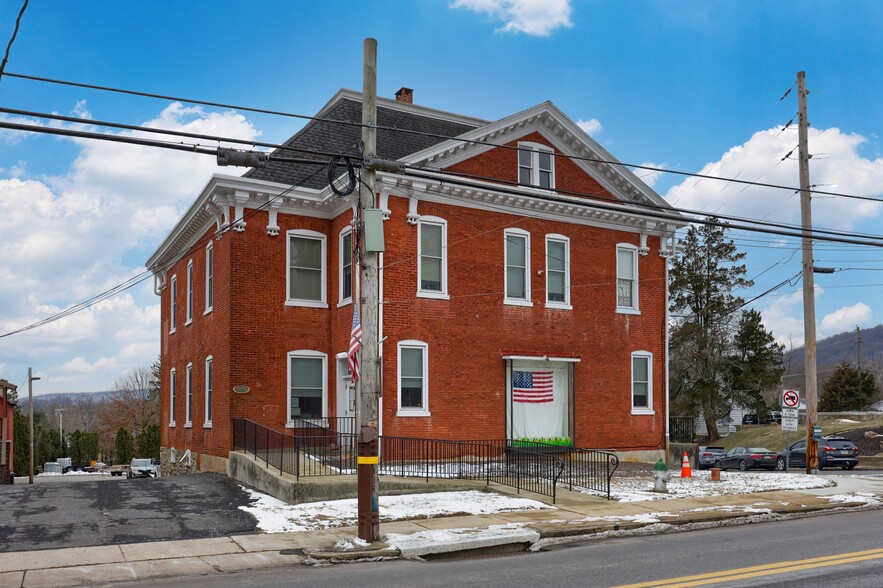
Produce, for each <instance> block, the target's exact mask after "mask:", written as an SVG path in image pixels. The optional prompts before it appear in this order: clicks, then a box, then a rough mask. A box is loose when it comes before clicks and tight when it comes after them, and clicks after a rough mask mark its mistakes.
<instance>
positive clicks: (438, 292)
mask: <svg viewBox="0 0 883 588" xmlns="http://www.w3.org/2000/svg"><path fill="white" fill-rule="evenodd" d="M447 228H448V227H447V221H445V220H444V219H442V218H438V217H434V216H421V217H420V222H419V223H418V224H417V243H418V248H419V251H418V254H417V295H418V296H423V297H427V298H447V297H448V275H447V274H448V260H447V254H448V247H447V245H448V244H447V232H448V231H447Z"/></svg>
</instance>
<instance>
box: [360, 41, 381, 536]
mask: <svg viewBox="0 0 883 588" xmlns="http://www.w3.org/2000/svg"><path fill="white" fill-rule="evenodd" d="M362 124H363V125H365V126H363V127H362V143H363V144H364V153H363V155H364V156H365V157H376V155H377V128H376V125H377V40H376V39H371V38H367V39H365V41H364V43H363V64H362ZM362 174H363V179H364V182H365V189H364V190H361V189H360V190H359V191H358V192H357V193H358V194H359V198H360V202H359V204H360V206H359V207H358V209H359V210H360V211H364V210H366V209H374V208H377V206H376V205H375V200H376V192H377V190H376V189H375V181H376V172H375V171H374V169H372V168H370V167H365V168H363V169H362ZM363 218H364V217H363ZM357 222H363V219H358V220H357ZM364 228H365V226H364V225H363V230H362V248H361V253H362V260H361V261H362V265H361V272H362V276H361V278H362V280H361V281H362V286H363V287H362V291H361V293H362V296H363V298H362V299H361V300H359V301H356V302H355V303H356V304H358V303H360V302H361V308H362V313H361V321H362V359H363V361H362V363H361V366H360V370H361V374H360V377H359V380H358V383H359V389H358V392H359V411H358V416H359V450H358V457H357V464H358V466H357V471H358V519H359V524H358V530H359V538H360V539H362V540H363V541H367V542H369V543H372V542H374V541H377V540H378V539H379V538H380V512H379V504H378V498H377V496H378V486H379V481H378V478H377V465H378V462H379V455H380V454H379V447H378V435H377V400H378V398H379V388H378V384H379V381H380V379H379V377H378V374H379V371H380V370H379V361H378V346H379V342H378V333H379V330H378V309H379V304H378V296H379V281H380V276H379V267H378V254H377V252H375V251H370V252H369V251H367V247H366V239H365V234H366V232H367V231H366V230H364Z"/></svg>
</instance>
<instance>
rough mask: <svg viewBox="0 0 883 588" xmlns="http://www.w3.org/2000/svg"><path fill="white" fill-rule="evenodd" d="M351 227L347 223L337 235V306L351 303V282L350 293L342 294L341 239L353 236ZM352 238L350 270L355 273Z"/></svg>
mask: <svg viewBox="0 0 883 588" xmlns="http://www.w3.org/2000/svg"><path fill="white" fill-rule="evenodd" d="M353 234H354V233H353V229H352V227H350V226H349V225H347V226H345V227H344V228H342V229H341V230H340V233H339V234H338V236H337V249H338V252H337V298H338V300H339V302H338V303H337V307H338V308H340V307H341V306H346V305H347V304H352V303H353V296H352V294H353V289H354V288H353V282H350V295H349V296H347V297H344V295H343V286H344V277H343V239H344V237H346V236H347V235H350V239H352V236H353ZM288 251H289V253H290V252H291V248H290V246H289V249H288ZM352 252H353V249H352V240H350V272H352V273H353V275H355V271H356V263H355V261H356V260H355V259H354V258H353V257H352Z"/></svg>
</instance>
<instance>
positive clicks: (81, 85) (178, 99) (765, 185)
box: [6, 72, 883, 202]
mask: <svg viewBox="0 0 883 588" xmlns="http://www.w3.org/2000/svg"><path fill="white" fill-rule="evenodd" d="M6 75H7V76H10V77H14V78H19V79H24V80H31V81H37V82H45V83H50V84H60V85H65V86H74V87H78V88H87V89H91V90H101V91H106V92H116V93H121V94H128V95H132V96H142V97H146V98H156V99H160V100H170V101H175V102H187V103H189V104H200V105H204V106H212V107H216V108H229V109H232V110H242V111H245V112H254V113H258V114H268V115H273V116H284V117H289V118H296V119H300V120H306V121H313V122H317V123H320V122H321V123H330V124H339V125H345V126H352V127H359V128H362V127H364V126H366V125H365V124H364V123H361V122H354V121H346V120H339V119H333V118H320V117H316V116H309V115H305V114H296V113H292V112H284V111H279V110H269V109H265V108H253V107H248V106H241V105H235V104H226V103H223V102H212V101H208V100H199V99H193V98H182V97H179V96H169V95H164V94H156V93H151V92H142V91H138V90H127V89H123V88H114V87H110V86H99V85H96V84H86V83H82V82H73V81H68V80H58V79H53V78H46V77H41V76H32V75H27V74H19V73H11V72H10V73H7V74H6ZM371 127H372V128H375V129H377V130H383V131H389V132H395V133H407V134H411V135H417V136H424V137H432V138H436V139H443V140H448V141H457V142H461V143H469V144H473V145H481V146H484V147H495V148H499V149H508V150H513V151H519V148H518V147H517V146H513V145H505V144H500V143H491V142H488V141H478V140H474V139H464V138H462V137H454V136H450V135H444V134H441V133H432V132H429V131H418V130H416V129H404V128H400V127H391V126H387V125H371ZM550 155H552V156H553V157H556V158H561V157H563V158H566V159H570V160H571V161H585V162H589V163H600V164H605V165H616V166H621V167H626V168H634V169H643V170H647V171H651V172H659V173H668V174H674V175H679V176H684V177H694V178H701V179H709V180H716V181H723V182H731V183H737V184H745V185H747V186H757V187H761V188H773V189H777V190H788V191H792V192H793V191H795V190H799V188H795V187H794V186H783V185H780V184H770V183H765V182H757V181H749V180H739V179H736V178H725V177H720V176H712V175H709V174H700V173H693V172H684V171H677V170H673V169H666V168H662V167H655V166H649V165H641V164H635V163H624V162H621V161H614V160H607V159H601V158H597V157H584V156H578V155H565V154H563V153H557V152H554V151H553V152H551V153H550ZM808 192H810V193H813V194H823V195H828V196H839V197H842V198H855V199H859V200H870V201H873V202H883V200H881V199H880V198H874V197H872V196H862V195H856V194H843V193H838V192H827V191H823V190H814V189H811V190H808Z"/></svg>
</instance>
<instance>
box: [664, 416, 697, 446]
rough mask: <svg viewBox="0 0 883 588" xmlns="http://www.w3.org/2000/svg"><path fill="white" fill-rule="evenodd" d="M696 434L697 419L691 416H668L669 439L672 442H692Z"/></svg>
mask: <svg viewBox="0 0 883 588" xmlns="http://www.w3.org/2000/svg"><path fill="white" fill-rule="evenodd" d="M695 435H696V419H695V418H693V417H689V416H670V417H668V439H669V441H671V442H672V443H692V442H693V438H694V437H695Z"/></svg>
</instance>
